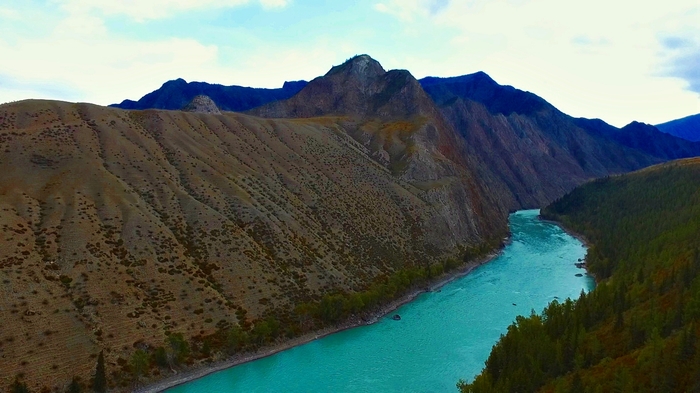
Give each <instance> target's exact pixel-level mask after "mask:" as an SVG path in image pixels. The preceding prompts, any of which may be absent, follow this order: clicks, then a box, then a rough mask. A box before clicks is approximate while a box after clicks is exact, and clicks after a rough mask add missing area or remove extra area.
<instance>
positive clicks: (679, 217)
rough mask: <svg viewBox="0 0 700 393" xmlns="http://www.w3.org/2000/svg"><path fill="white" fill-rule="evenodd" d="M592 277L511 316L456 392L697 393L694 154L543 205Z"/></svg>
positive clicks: (699, 296)
mask: <svg viewBox="0 0 700 393" xmlns="http://www.w3.org/2000/svg"><path fill="white" fill-rule="evenodd" d="M542 216H543V217H544V218H546V219H552V220H557V221H560V222H562V223H563V224H564V226H565V227H567V228H570V229H572V230H573V231H575V232H578V233H581V234H583V235H584V236H585V237H586V238H587V239H588V241H589V242H590V243H591V247H590V249H589V252H588V257H587V267H588V270H589V272H590V273H591V274H593V275H595V277H596V278H597V280H598V282H599V284H598V287H597V288H596V289H595V290H594V291H592V292H590V293H589V294H583V293H582V294H581V296H580V297H579V299H578V300H576V301H571V300H567V301H565V302H563V303H561V304H560V303H557V302H553V303H552V304H550V306H549V307H547V308H546V309H545V310H544V311H543V312H542V313H541V314H534V313H533V314H532V315H531V316H530V317H527V318H526V317H520V318H518V319H517V320H516V322H515V323H514V324H513V325H511V326H510V327H509V328H508V332H507V334H505V335H504V336H502V337H501V339H500V341H499V342H498V343H497V344H496V345H495V346H494V348H493V350H492V352H491V355H490V356H489V358H488V360H487V361H486V366H485V368H484V370H483V371H482V373H481V374H480V375H479V376H477V378H476V379H475V380H474V381H473V383H471V384H466V383H464V382H460V383H459V384H458V387H459V388H460V390H461V391H462V392H534V391H541V392H691V391H693V392H695V391H700V350H699V349H700V348H698V345H699V344H698V336H699V333H700V331H699V330H698V327H699V325H700V323H699V319H700V277H699V275H698V273H699V272H700V236H698V234H699V233H700V160H698V159H688V160H682V161H675V162H672V163H669V164H665V165H660V166H655V167H651V168H648V169H645V170H642V171H639V172H635V173H633V174H629V175H624V176H618V177H610V178H605V179H600V180H596V181H594V182H591V183H588V184H586V185H584V186H582V187H579V188H577V189H575V190H574V191H572V192H571V193H570V194H568V195H566V196H564V197H563V198H561V199H560V200H558V201H556V202H554V203H553V204H552V205H550V206H548V207H547V208H546V209H544V210H543V212H542Z"/></svg>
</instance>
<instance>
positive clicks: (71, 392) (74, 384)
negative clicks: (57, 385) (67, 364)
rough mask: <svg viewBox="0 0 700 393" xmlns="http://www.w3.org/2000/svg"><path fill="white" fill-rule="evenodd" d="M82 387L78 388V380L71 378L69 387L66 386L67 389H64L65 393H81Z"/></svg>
mask: <svg viewBox="0 0 700 393" xmlns="http://www.w3.org/2000/svg"><path fill="white" fill-rule="evenodd" d="M82 391H83V387H82V386H80V382H78V378H76V377H73V380H72V381H70V385H68V389H66V393H82Z"/></svg>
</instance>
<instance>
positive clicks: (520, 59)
mask: <svg viewBox="0 0 700 393" xmlns="http://www.w3.org/2000/svg"><path fill="white" fill-rule="evenodd" d="M380 1H381V3H377V4H376V5H375V10H377V11H381V12H383V13H385V14H388V15H391V16H393V17H394V18H396V19H398V20H399V21H400V22H401V23H402V24H403V25H404V26H408V27H410V28H411V29H417V30H418V32H417V33H416V34H414V36H415V37H420V36H430V37H435V36H436V35H437V34H438V32H442V33H443V36H446V37H448V39H447V40H446V41H444V42H440V41H439V40H435V39H433V42H432V43H431V45H433V46H435V47H439V48H440V50H439V51H438V52H441V53H442V54H439V55H438V56H423V58H422V59H420V60H419V61H418V62H417V63H414V64H417V65H418V66H415V67H414V66H412V68H411V71H412V72H415V73H416V75H417V76H422V75H428V74H432V75H435V74H436V72H441V73H442V74H441V75H442V76H450V75H460V74H465V73H469V72H475V71H479V70H483V71H486V72H487V73H489V74H490V75H492V76H493V77H494V78H495V79H496V80H497V81H498V82H500V83H503V84H510V85H514V86H516V87H518V88H521V89H524V90H529V91H533V92H536V93H537V94H538V95H541V96H543V97H544V98H545V99H547V100H549V101H550V102H552V104H554V105H555V106H557V107H559V108H560V109H561V110H563V111H564V112H567V113H570V114H572V115H575V116H586V117H602V118H603V119H605V120H606V121H609V122H611V123H614V124H616V125H624V124H626V123H628V122H629V121H631V120H633V119H637V120H642V121H647V122H650V123H652V124H655V123H659V122H662V121H664V120H668V119H669V118H672V117H670V116H675V115H678V116H679V117H680V116H683V115H684V114H685V115H687V113H690V112H692V113H697V108H698V99H697V97H694V94H693V93H690V92H689V91H687V90H686V91H683V83H682V81H681V80H680V79H677V78H683V80H685V81H687V82H688V84H690V85H691V86H697V82H696V79H695V77H696V75H697V73H698V71H696V70H697V69H699V68H700V67H697V64H700V63H699V62H698V60H697V56H696V54H697V52H692V51H690V49H689V48H685V50H683V51H676V52H674V51H673V50H671V49H669V48H668V47H671V46H674V47H675V46H684V45H687V42H684V41H681V40H678V39H668V40H666V42H665V43H661V42H660V41H659V40H658V38H657V37H658V35H659V34H660V33H661V32H663V33H664V34H665V36H668V37H671V36H673V37H676V36H679V34H677V33H678V32H682V31H685V32H686V33H687V34H683V35H680V36H683V37H692V36H695V37H700V34H698V33H699V32H697V30H696V29H695V28H694V27H693V26H697V20H698V16H699V15H698V14H699V13H698V9H700V7H699V6H698V3H697V0H674V1H672V2H667V3H664V5H663V6H660V5H659V3H655V2H638V1H634V0H619V1H614V2H611V1H609V0H588V1H585V2H566V1H561V0H452V1H450V2H448V3H447V4H445V5H444V6H443V7H442V8H441V9H440V11H439V12H438V13H436V14H431V12H430V7H429V5H430V4H429V3H428V2H427V1H421V0H406V1H403V0H380ZM688 32H689V33H688ZM693 33H694V34H693ZM664 44H665V45H666V46H667V47H664ZM416 47H417V45H416ZM416 50H421V51H424V52H427V51H432V49H430V48H429V46H428V45H423V47H422V48H420V49H416ZM433 52H434V51H433ZM665 52H673V53H671V54H667V55H664V56H663V58H668V59H669V60H668V62H667V65H666V67H665V69H664V70H665V72H664V73H663V74H661V73H659V64H660V63H661V62H660V59H661V58H662V57H660V53H665ZM671 55H673V56H671ZM664 64H666V63H664ZM671 65H672V66H673V67H671ZM694 65H695V66H694ZM669 76H673V78H669ZM691 88H693V89H694V87H691ZM670 97H673V99H670ZM669 113H673V114H674V115H669Z"/></svg>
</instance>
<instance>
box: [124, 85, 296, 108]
mask: <svg viewBox="0 0 700 393" xmlns="http://www.w3.org/2000/svg"><path fill="white" fill-rule="evenodd" d="M307 83H308V82H306V81H295V82H284V85H283V86H282V88H281V89H262V88H253V87H242V86H223V85H217V84H210V83H206V82H189V83H188V82H186V81H185V80H184V79H176V80H171V81H168V82H165V83H164V84H163V86H161V87H160V89H158V90H155V91H153V92H151V93H148V94H146V95H145V96H143V97H142V98H141V99H140V100H138V101H132V100H124V101H122V102H121V103H120V104H112V105H110V106H112V107H115V108H122V109H151V108H153V109H170V110H179V109H181V108H182V107H184V106H185V105H187V104H188V103H189V102H190V101H192V99H193V98H194V97H196V96H199V95H205V96H208V97H209V98H211V99H212V100H213V101H214V102H215V103H216V105H217V106H218V107H219V109H221V110H224V111H233V112H242V111H247V110H249V109H252V108H255V107H258V106H261V105H264V104H267V103H268V102H272V101H278V100H284V99H287V98H289V97H291V96H293V95H295V94H296V93H298V92H299V91H300V90H301V89H303V88H304V86H306V84H307Z"/></svg>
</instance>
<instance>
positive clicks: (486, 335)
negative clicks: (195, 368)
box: [167, 210, 595, 393]
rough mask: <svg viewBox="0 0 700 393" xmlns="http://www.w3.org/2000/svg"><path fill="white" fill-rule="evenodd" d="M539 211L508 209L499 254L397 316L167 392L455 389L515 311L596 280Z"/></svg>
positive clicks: (578, 251) (574, 246) (576, 247)
mask: <svg viewBox="0 0 700 393" xmlns="http://www.w3.org/2000/svg"><path fill="white" fill-rule="evenodd" d="M538 213H539V211H538V210H524V211H519V212H516V213H513V214H511V216H510V228H511V232H512V242H511V244H509V245H508V246H506V247H505V248H504V250H503V252H502V253H501V255H500V256H498V257H497V258H495V259H494V260H493V261H491V262H489V263H487V264H484V265H482V266H480V267H479V268H477V269H475V270H474V271H472V272H471V273H470V274H468V275H466V276H464V277H462V278H459V279H457V280H455V281H453V282H451V283H449V284H447V285H445V286H444V287H442V288H441V289H440V290H438V291H435V292H430V293H425V294H422V295H420V296H419V297H418V298H416V300H414V301H413V302H411V303H409V304H406V305H405V306H403V307H401V308H399V309H398V310H397V311H396V312H395V313H397V314H400V315H401V320H399V321H395V320H392V319H391V318H389V317H386V318H383V319H381V320H380V321H379V322H377V323H375V324H373V325H370V326H362V327H358V328H354V329H350V330H346V331H343V332H340V333H336V334H332V335H330V336H327V337H324V338H322V339H319V340H316V341H312V342H310V343H307V344H304V345H301V346H298V347H295V348H292V349H289V350H286V351H283V352H280V353H278V354H275V355H273V356H270V357H267V358H263V359H260V360H256V361H253V362H250V363H245V364H242V365H239V366H236V367H232V368H230V369H227V370H223V371H220V372H217V373H214V374H211V375H208V376H206V377H204V378H201V379H198V380H196V381H193V382H190V383H187V384H185V385H180V386H177V387H175V388H172V389H169V390H168V391H167V392H168V393H183V392H198V393H205V392H206V393H224V392H456V391H457V390H456V387H455V384H456V383H457V381H458V380H459V379H460V378H463V379H466V380H468V381H470V380H472V379H473V378H474V376H475V375H476V374H478V373H479V372H480V371H481V369H482V368H483V366H484V361H485V360H486V358H487V357H488V354H489V352H490V351H491V347H492V346H493V344H495V342H496V341H497V340H498V338H499V337H500V335H501V334H502V333H504V332H505V331H506V328H507V327H508V325H510V324H511V323H512V322H513V320H514V319H515V317H516V316H517V315H529V314H530V312H531V310H535V311H536V312H540V311H542V309H543V308H544V307H545V306H546V305H547V304H548V303H549V302H550V301H552V300H554V299H557V298H559V299H565V298H566V297H572V298H575V297H577V296H578V295H579V293H580V292H581V290H585V291H589V290H591V289H593V287H594V285H595V283H594V281H593V279H592V278H591V277H589V276H587V275H586V274H585V271H583V270H581V269H578V268H576V267H575V266H574V263H575V262H577V260H578V259H579V258H583V257H584V255H585V253H586V249H585V248H584V246H583V245H582V244H581V242H579V241H578V240H577V239H575V238H573V237H571V236H569V235H568V234H567V233H565V232H564V231H563V230H562V229H561V228H559V227H558V226H556V225H553V224H550V223H546V222H542V221H540V220H538V219H537V215H538ZM581 274H582V276H577V275H581ZM392 315H393V313H392Z"/></svg>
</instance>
